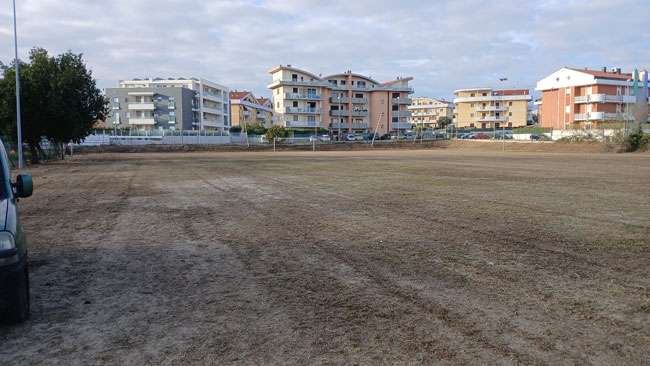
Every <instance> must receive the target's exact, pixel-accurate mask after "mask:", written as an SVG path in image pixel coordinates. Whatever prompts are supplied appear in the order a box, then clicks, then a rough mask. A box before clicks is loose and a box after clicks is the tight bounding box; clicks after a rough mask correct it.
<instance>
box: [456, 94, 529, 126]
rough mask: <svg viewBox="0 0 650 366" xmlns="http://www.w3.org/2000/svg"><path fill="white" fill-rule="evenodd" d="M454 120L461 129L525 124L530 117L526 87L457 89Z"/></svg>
mask: <svg viewBox="0 0 650 366" xmlns="http://www.w3.org/2000/svg"><path fill="white" fill-rule="evenodd" d="M454 96H455V98H454V123H455V124H456V126H458V127H459V128H465V127H472V128H500V127H508V128H515V127H524V126H526V124H527V121H528V120H529V119H530V116H529V113H528V102H529V101H531V99H532V97H531V95H530V93H529V91H528V90H527V89H512V90H492V88H475V89H460V90H456V91H454Z"/></svg>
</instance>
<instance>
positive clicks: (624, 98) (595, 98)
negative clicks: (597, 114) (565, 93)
mask: <svg viewBox="0 0 650 366" xmlns="http://www.w3.org/2000/svg"><path fill="white" fill-rule="evenodd" d="M574 101H575V103H576V104H581V103H635V102H636V97H635V96H633V95H608V94H587V95H581V96H577V97H575V99H574Z"/></svg>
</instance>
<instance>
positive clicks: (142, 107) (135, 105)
mask: <svg viewBox="0 0 650 366" xmlns="http://www.w3.org/2000/svg"><path fill="white" fill-rule="evenodd" d="M129 109H131V110H136V111H152V110H154V109H156V105H155V104H154V102H153V101H150V102H131V103H129Z"/></svg>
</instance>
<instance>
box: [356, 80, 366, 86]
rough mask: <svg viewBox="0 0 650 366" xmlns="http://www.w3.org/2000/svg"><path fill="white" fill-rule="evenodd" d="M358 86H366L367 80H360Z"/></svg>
mask: <svg viewBox="0 0 650 366" xmlns="http://www.w3.org/2000/svg"><path fill="white" fill-rule="evenodd" d="M357 86H359V87H364V88H365V87H366V82H365V81H358V82H357Z"/></svg>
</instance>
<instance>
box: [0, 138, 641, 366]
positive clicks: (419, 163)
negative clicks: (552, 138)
mask: <svg viewBox="0 0 650 366" xmlns="http://www.w3.org/2000/svg"><path fill="white" fill-rule="evenodd" d="M29 172H30V173H32V174H33V176H34V182H35V193H34V196H33V197H31V198H28V199H25V200H21V202H20V208H21V214H22V220H23V224H24V225H25V227H26V230H27V234H28V240H29V242H30V245H31V252H30V265H31V278H32V309H33V315H32V318H31V320H30V321H28V322H27V323H26V324H24V325H21V326H15V327H8V326H2V327H0V345H1V346H0V360H2V362H0V363H1V364H3V365H8V364H16V365H29V364H59V365H74V364H83V365H86V364H143V363H148V364H185V363H199V364H371V365H381V364H409V365H410V364H413V365H417V364H443V365H445V364H448V365H457V364H472V365H511V364H550V365H575V364H599V365H604V364H608V365H623V364H629V365H641V364H648V363H649V362H650V194H649V191H650V155H649V154H625V155H623V154H597V153H591V154H575V153H574V154H563V153H552V154H550V153H534V152H530V153H501V152H490V151H462V150H461V151H454V150H427V151H399V150H392V151H391V150H382V151H357V152H320V153H311V152H283V153H268V152H260V153H238V152H234V153H219V152H194V153H151V154H91V155H84V156H78V157H75V158H73V159H71V160H68V161H65V162H59V163H54V164H50V165H43V166H40V167H35V168H30V169H29Z"/></svg>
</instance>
